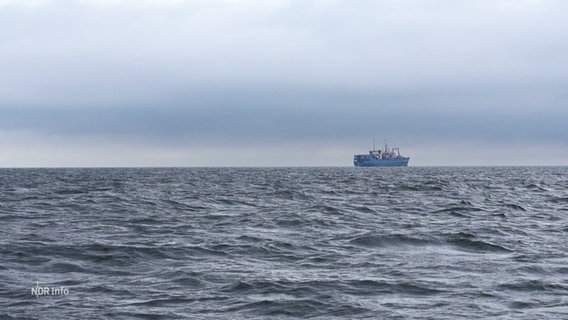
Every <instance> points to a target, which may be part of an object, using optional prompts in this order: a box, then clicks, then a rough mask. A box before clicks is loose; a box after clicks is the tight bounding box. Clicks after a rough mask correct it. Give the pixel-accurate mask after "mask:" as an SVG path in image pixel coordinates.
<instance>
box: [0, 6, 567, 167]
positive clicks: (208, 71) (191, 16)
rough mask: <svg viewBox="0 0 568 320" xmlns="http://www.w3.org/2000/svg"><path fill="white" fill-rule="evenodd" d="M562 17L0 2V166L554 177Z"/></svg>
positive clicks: (560, 117) (558, 159)
mask: <svg viewBox="0 0 568 320" xmlns="http://www.w3.org/2000/svg"><path fill="white" fill-rule="evenodd" d="M567 12H568V1H563V0H557V1H553V0H471V1H455V0H438V1H430V0H405V1H400V0H369V1H366V0H357V1H353V0H350V1H348V0H345V1H341V0H320V1H308V0H273V1H268V0H240V1H237V0H233V1H228V0H187V1H184V0H177V1H176V0H161V1H160V0H152V1H150V0H146V1H141V0H132V1H128V0H98V1H97V0H90V1H89V0H0V148H1V149H0V150H1V151H0V166H3V167H21V166H25V167H27V166H41V167H43V166H320V165H321V166H350V165H352V160H353V154H355V153H366V152H367V151H368V149H369V148H370V147H371V146H372V139H373V137H375V138H376V139H377V142H378V143H381V144H382V143H383V141H384V139H387V142H388V143H389V144H396V145H397V146H399V147H400V148H401V153H402V154H404V155H406V156H410V157H411V161H410V165H417V166H420V165H567V164H568V125H567V123H568V103H567V102H568V40H566V35H567V34H568V20H567V19H566V13H567Z"/></svg>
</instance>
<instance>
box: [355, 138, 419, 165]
mask: <svg viewBox="0 0 568 320" xmlns="http://www.w3.org/2000/svg"><path fill="white" fill-rule="evenodd" d="M409 160H410V158H409V157H403V156H401V155H400V149H399V148H389V146H388V145H387V144H385V148H384V149H383V150H376V149H375V140H374V139H373V150H370V151H369V154H356V155H355V156H354V157H353V164H354V165H355V166H356V167H406V166H408V161H409Z"/></svg>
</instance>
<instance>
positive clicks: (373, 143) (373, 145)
mask: <svg viewBox="0 0 568 320" xmlns="http://www.w3.org/2000/svg"><path fill="white" fill-rule="evenodd" d="M375 150H376V149H375V138H373V151H375Z"/></svg>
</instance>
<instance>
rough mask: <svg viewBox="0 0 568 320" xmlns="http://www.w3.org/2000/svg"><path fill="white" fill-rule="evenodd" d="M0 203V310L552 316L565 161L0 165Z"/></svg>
mask: <svg viewBox="0 0 568 320" xmlns="http://www.w3.org/2000/svg"><path fill="white" fill-rule="evenodd" d="M0 195H1V198H0V218H1V220H0V232H1V234H0V318H1V319H26V318H30V319H36V318H38V319H183V318H189V319H278V318H282V319H286V318H317V319H334V318H338V319H339V318H343V319H358V318H368V319H377V318H386V319H456V318H464V319H471V318H491V319H495V318H497V319H561V318H564V319H566V318H568V253H567V250H568V237H567V236H568V168H565V167H564V168H412V167H409V168H367V169H365V168H277V169H269V168H266V169H264V168H263V169H231V168H222V169H3V170H0ZM43 288H46V290H45V291H42V289H43ZM46 292H47V293H46Z"/></svg>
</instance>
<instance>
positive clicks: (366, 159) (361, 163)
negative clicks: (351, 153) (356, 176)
mask: <svg viewBox="0 0 568 320" xmlns="http://www.w3.org/2000/svg"><path fill="white" fill-rule="evenodd" d="M409 160H410V158H406V157H396V158H390V159H377V158H375V157H373V156H371V155H368V154H358V155H355V157H354V158H353V164H354V165H355V166H356V167H406V166H408V161H409Z"/></svg>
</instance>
